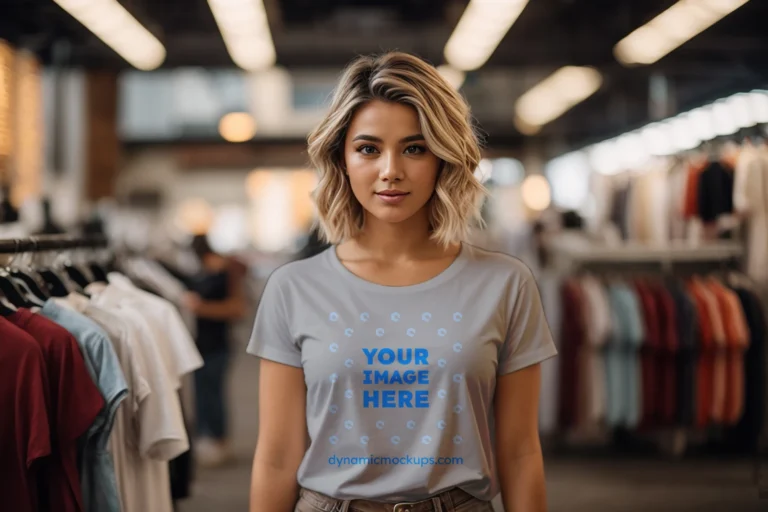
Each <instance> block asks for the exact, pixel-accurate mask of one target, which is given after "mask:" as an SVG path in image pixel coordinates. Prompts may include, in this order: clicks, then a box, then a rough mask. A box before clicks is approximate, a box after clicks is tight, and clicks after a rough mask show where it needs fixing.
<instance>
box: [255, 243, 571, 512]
mask: <svg viewBox="0 0 768 512" xmlns="http://www.w3.org/2000/svg"><path fill="white" fill-rule="evenodd" d="M248 352H249V353H250V354H253V355H256V356H259V357H262V358H264V359H269V360H272V361H277V362H279V363H283V364H287V365H291V366H295V367H301V368H303V370H304V376H305V382H306V385H307V406H306V417H307V427H308V430H309V435H310V438H311V443H310V446H309V448H308V450H307V452H306V454H305V456H304V460H303V461H302V463H301V466H300V468H299V472H298V482H299V485H301V486H302V487H305V488H307V489H311V490H314V491H317V492H320V493H323V494H326V495H328V496H332V497H335V498H337V499H370V500H378V501H385V502H398V501H417V500H422V499H426V498H428V497H430V496H433V495H435V494H438V493H440V492H442V491H444V490H447V489H449V488H451V487H455V486H458V487H460V488H462V489H464V490H465V491H467V492H469V493H470V494H472V495H474V496H476V497H477V498H480V499H482V500H489V501H490V500H491V499H492V498H493V497H494V496H495V495H496V494H497V493H498V492H499V485H498V479H497V475H496V461H495V456H494V443H493V439H494V432H493V395H494V391H495V388H496V379H497V377H498V376H500V375H503V374H507V373H510V372H514V371H516V370H520V369H521V368H524V367H526V366H530V365H533V364H536V363H539V362H541V361H543V360H545V359H548V358H550V357H552V356H554V355H556V353H557V350H556V348H555V345H554V343H553V340H552V336H551V334H550V330H549V327H548V325H547V322H546V319H545V317H544V312H543V308H542V305H541V300H540V297H539V291H538V288H537V286H536V282H535V281H534V278H533V276H532V274H531V272H530V270H529V269H528V268H527V267H526V266H525V265H524V264H523V263H521V262H520V261H519V260H517V259H515V258H513V257H511V256H508V255H505V254H501V253H495V252H490V251H486V250H483V249H480V248H477V247H475V246H472V245H469V244H463V246H462V250H461V252H460V254H459V256H458V257H457V258H456V260H455V261H454V262H453V263H452V264H451V266H450V267H448V268H447V269H446V270H445V271H443V272H442V273H441V274H439V275H438V276H436V277H434V278H432V279H430V280H428V281H426V282H423V283H420V284H416V285H412V286H401V287H391V286H383V285H378V284H375V283H372V282H370V281H367V280H364V279H362V278H360V277H358V276H356V275H355V274H353V273H352V272H351V271H349V270H348V269H347V268H346V267H344V265H342V263H341V261H340V260H339V259H338V256H337V255H336V250H335V248H334V247H331V248H330V249H328V250H326V251H325V252H323V253H320V254H318V255H317V256H314V257H312V258H309V259H306V260H302V261H297V262H292V263H288V264H286V265H283V266H282V267H280V268H278V269H277V270H276V271H274V272H273V273H272V275H271V276H270V278H269V280H268V282H267V284H266V287H265V290H264V294H263V296H262V299H261V303H260V305H259V309H258V312H257V314H256V321H255V325H254V330H253V336H252V338H251V340H250V343H249V345H248Z"/></svg>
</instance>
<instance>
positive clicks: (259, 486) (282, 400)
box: [250, 359, 307, 512]
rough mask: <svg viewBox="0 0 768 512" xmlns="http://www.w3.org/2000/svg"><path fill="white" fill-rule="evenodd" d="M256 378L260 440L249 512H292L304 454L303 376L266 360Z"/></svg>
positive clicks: (296, 496)
mask: <svg viewBox="0 0 768 512" xmlns="http://www.w3.org/2000/svg"><path fill="white" fill-rule="evenodd" d="M260 372H261V373H260V376H259V437H258V441H257V443H256V454H255V456H254V458H253V472H252V475H251V507H250V512H291V511H293V510H294V507H295V506H296V500H297V499H298V491H299V485H298V482H297V480H296V474H297V472H298V469H299V465H300V464H301V460H302V458H303V457H304V452H305V451H306V441H307V426H306V425H307V421H306V409H305V404H306V387H305V384H304V372H303V370H302V369H301V368H295V367H293V366H288V365H284V364H280V363H276V362H273V361H269V360H266V359H262V360H261V369H260Z"/></svg>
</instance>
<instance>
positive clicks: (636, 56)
mask: <svg viewBox="0 0 768 512" xmlns="http://www.w3.org/2000/svg"><path fill="white" fill-rule="evenodd" d="M748 1H749V0H680V1H679V2H677V3H676V4H675V5H673V6H672V7H670V8H669V9H667V10H666V11H664V12H663V13H661V14H659V15H658V16H656V17H655V18H654V19H652V20H651V21H649V22H648V23H646V24H645V25H643V26H642V27H640V28H638V29H637V30H635V31H634V32H632V33H631V34H629V35H628V36H627V37H625V38H624V39H622V40H621V41H619V42H618V44H616V46H615V47H614V50H613V51H614V54H615V55H616V58H617V59H618V60H619V62H621V63H622V64H624V65H627V66H633V65H648V64H653V63H654V62H656V61H658V60H659V59H661V58H662V57H664V56H665V55H667V54H668V53H670V52H671V51H672V50H674V49H676V48H678V47H679V46H681V45H682V44H683V43H685V42H687V41H689V40H691V39H693V38H694V37H696V36H697V35H698V34H700V33H702V32H703V31H705V30H706V29H708V28H709V27H711V26H712V25H714V24H715V23H717V22H718V21H720V20H721V19H723V18H725V17H726V16H728V15H729V14H730V13H732V12H733V11H735V10H736V9H738V8H739V7H741V6H742V5H744V4H746V3H747V2H748Z"/></svg>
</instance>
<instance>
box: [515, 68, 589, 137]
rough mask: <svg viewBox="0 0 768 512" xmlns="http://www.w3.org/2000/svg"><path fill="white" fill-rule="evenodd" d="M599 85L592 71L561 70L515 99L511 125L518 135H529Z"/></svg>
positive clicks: (575, 103) (582, 99)
mask: <svg viewBox="0 0 768 512" xmlns="http://www.w3.org/2000/svg"><path fill="white" fill-rule="evenodd" d="M602 83H603V78H602V75H601V74H600V72H599V71H597V70H596V69H593V68H589V67H578V66H565V67H562V68H560V69H558V70H557V71H555V72H554V73H553V74H552V75H550V76H549V77H547V78H545V79H544V80H543V81H542V82H540V83H539V84H537V85H536V86H534V87H533V88H532V89H530V90H529V91H528V92H526V93H525V94H523V95H522V96H521V97H520V99H518V100H517V103H516V104H515V114H516V116H515V124H516V125H517V128H518V129H519V130H520V131H521V132H523V133H525V134H528V135H532V134H534V133H536V132H538V131H539V129H541V127H542V126H544V125H545V124H547V123H550V122H552V121H554V120H555V119H557V118H558V117H560V116H561V115H563V114H564V113H565V112H567V111H568V110H570V109H571V108H573V107H574V106H575V105H577V104H579V103H581V102H582V101H584V100H585V99H587V98H589V97H590V96H592V95H593V94H594V93H595V92H597V90H598V89H600V86H601V85H602Z"/></svg>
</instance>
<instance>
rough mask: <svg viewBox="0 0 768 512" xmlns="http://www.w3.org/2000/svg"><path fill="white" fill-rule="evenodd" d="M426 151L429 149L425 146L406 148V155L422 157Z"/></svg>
mask: <svg viewBox="0 0 768 512" xmlns="http://www.w3.org/2000/svg"><path fill="white" fill-rule="evenodd" d="M426 151H427V149H426V148H425V147H424V146H408V147H407V148H405V153H406V154H407V155H420V154H422V153H424V152H426Z"/></svg>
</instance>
